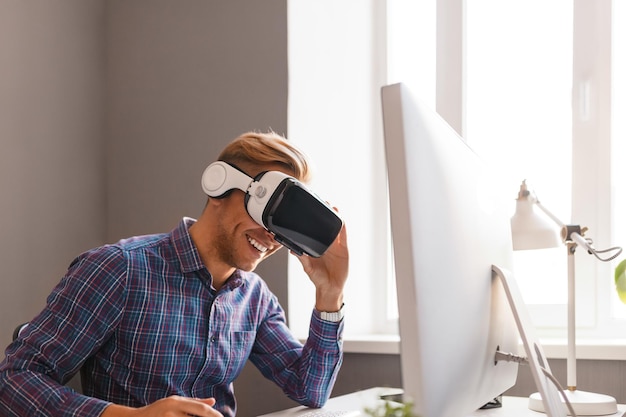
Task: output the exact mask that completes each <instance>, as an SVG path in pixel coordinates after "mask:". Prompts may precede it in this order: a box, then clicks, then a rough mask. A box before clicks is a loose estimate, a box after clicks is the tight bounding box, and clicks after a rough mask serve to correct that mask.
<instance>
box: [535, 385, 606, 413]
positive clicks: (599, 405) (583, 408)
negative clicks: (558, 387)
mask: <svg viewBox="0 0 626 417" xmlns="http://www.w3.org/2000/svg"><path fill="white" fill-rule="evenodd" d="M564 394H565V395H566V396H567V399H568V400H569V402H570V403H571V404H572V408H573V409H574V411H575V412H576V415H577V416H605V415H611V414H615V413H617V401H616V400H615V398H613V397H611V396H609V395H604V394H596V393H593V392H586V391H580V390H565V391H564ZM528 408H530V409H531V410H533V411H538V412H540V413H543V412H545V411H544V408H543V402H542V401H541V395H540V394H539V393H538V392H536V393H534V394H532V395H531V396H530V398H529V401H528ZM568 414H569V412H568Z"/></svg>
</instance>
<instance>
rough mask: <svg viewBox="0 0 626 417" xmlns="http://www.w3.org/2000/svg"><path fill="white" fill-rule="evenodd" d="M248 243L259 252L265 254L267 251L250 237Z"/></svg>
mask: <svg viewBox="0 0 626 417" xmlns="http://www.w3.org/2000/svg"><path fill="white" fill-rule="evenodd" d="M248 242H250V244H251V245H252V246H254V247H255V248H256V249H257V250H258V251H260V252H266V251H267V248H266V247H265V246H263V245H261V244H260V243H259V242H257V241H256V240H254V239H253V238H251V237H250V236H248Z"/></svg>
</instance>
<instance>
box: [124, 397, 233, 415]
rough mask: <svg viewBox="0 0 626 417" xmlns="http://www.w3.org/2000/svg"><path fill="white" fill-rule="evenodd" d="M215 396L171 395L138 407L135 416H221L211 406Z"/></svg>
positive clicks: (213, 403)
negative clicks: (189, 396) (190, 396)
mask: <svg viewBox="0 0 626 417" xmlns="http://www.w3.org/2000/svg"><path fill="white" fill-rule="evenodd" d="M214 405H215V398H186V397H181V396H178V395H172V396H170V397H167V398H163V399H161V400H158V401H155V402H154V403H152V404H150V405H147V406H145V407H143V408H141V409H140V413H139V414H136V415H137V416H142V417H143V416H144V415H145V416H151V417H154V416H181V417H186V416H197V417H223V415H222V413H220V412H219V411H217V410H216V409H215V408H213V406H214Z"/></svg>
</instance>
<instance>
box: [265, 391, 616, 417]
mask: <svg viewBox="0 0 626 417" xmlns="http://www.w3.org/2000/svg"><path fill="white" fill-rule="evenodd" d="M396 391H397V390H395V389H392V388H370V389H367V390H363V391H357V392H354V393H351V394H347V395H341V396H338V397H334V398H331V399H330V400H329V401H328V403H327V404H326V406H325V407H324V408H322V409H320V411H328V412H329V413H328V414H329V415H331V413H330V412H332V411H335V412H337V411H353V410H358V411H361V415H362V416H367V414H365V413H364V412H363V410H364V409H365V408H373V407H376V405H378V404H380V403H381V400H380V396H381V395H388V394H390V393H394V392H396ZM617 408H618V412H617V413H616V414H613V415H611V416H607V417H622V416H624V414H625V413H626V406H625V405H621V404H620V405H618V407H617ZM311 411H312V409H310V408H307V407H294V408H290V409H288V410H284V411H278V412H276V413H271V414H265V415H263V416H260V417H297V416H304V415H306V414H307V413H310V412H311ZM541 416H543V417H545V414H543V413H538V412H536V411H532V410H530V409H529V408H528V398H526V397H506V396H505V397H503V400H502V407H501V408H492V409H489V410H477V411H474V412H473V413H471V414H469V415H468V416H467V417H541Z"/></svg>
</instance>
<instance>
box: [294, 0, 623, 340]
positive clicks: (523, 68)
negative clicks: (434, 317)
mask: <svg viewBox="0 0 626 417" xmlns="http://www.w3.org/2000/svg"><path fill="white" fill-rule="evenodd" d="M305 3H308V4H305ZM337 3H339V4H337ZM611 19H613V21H620V22H623V21H626V6H625V5H624V4H623V2H619V1H613V2H612V3H611V2H584V1H571V0H555V1H551V2H545V1H542V0H529V1H526V2H508V1H501V0H472V1H463V0H457V1H453V0H446V1H439V2H438V0H423V1H419V2H415V1H410V0H387V1H384V0H370V1H360V0H352V1H345V2H333V1H332V0H325V1H317V2H295V1H291V2H289V39H290V41H289V45H290V50H289V56H290V64H289V65H290V88H289V91H290V98H289V101H290V103H289V109H290V110H289V111H290V114H289V136H290V137H291V138H292V140H295V141H297V142H299V143H300V144H301V145H303V147H304V148H305V150H307V151H308V152H309V153H310V154H311V155H312V157H313V159H314V160H315V161H317V163H318V164H323V166H324V167H326V166H330V167H333V169H332V170H328V171H324V170H323V169H321V168H322V166H319V167H318V172H317V176H316V178H317V180H316V182H315V183H314V184H313V187H314V189H316V190H318V189H319V190H320V194H322V195H323V196H324V197H325V198H327V199H328V200H329V201H331V202H332V203H333V204H335V205H337V206H338V207H340V209H341V212H342V214H343V215H344V216H345V218H346V219H347V220H348V225H349V229H348V231H349V239H350V245H351V277H350V281H349V284H348V287H347V288H346V293H347V294H346V296H347V298H348V299H349V300H350V303H349V304H347V307H348V309H349V311H350V315H349V316H348V317H350V316H353V317H359V319H358V320H352V321H348V322H347V323H346V335H347V336H348V335H349V334H363V333H383V334H389V333H393V332H395V331H396V327H395V324H394V319H395V316H394V309H395V305H394V290H393V285H392V283H393V281H390V279H391V277H392V274H391V273H390V272H389V271H390V268H391V262H390V257H389V253H390V252H389V245H390V239H389V234H388V223H387V222H386V221H384V220H382V219H384V218H386V217H385V216H387V215H388V214H387V207H386V198H387V197H386V194H385V192H384V188H385V184H384V150H383V146H382V126H381V115H380V86H382V85H384V84H388V83H392V82H397V81H402V82H405V83H407V84H410V85H411V86H412V88H413V89H414V90H416V91H418V93H419V94H421V95H422V96H423V98H425V100H426V101H427V102H430V103H432V105H433V106H435V107H436V108H437V110H438V111H439V112H440V114H442V116H444V117H445V118H446V119H448V121H449V122H450V124H451V125H452V126H453V127H455V128H456V129H457V131H459V132H461V133H462V134H463V136H464V137H465V138H466V140H467V141H468V142H469V143H470V145H471V146H472V147H473V148H475V149H476V150H477V152H479V153H481V154H482V155H483V156H484V157H485V158H486V159H487V160H489V161H491V162H492V163H493V164H495V165H496V166H497V167H500V172H501V173H502V180H503V181H505V182H506V189H509V190H510V199H511V213H513V210H514V199H515V197H516V194H517V191H518V188H519V185H520V184H521V181H522V180H524V179H526V180H528V182H529V183H530V185H531V187H532V188H533V189H534V190H535V191H536V193H537V194H538V196H539V197H540V198H541V201H542V202H543V204H544V205H545V206H546V207H547V208H548V209H550V211H552V212H553V213H554V214H556V215H557V217H559V218H560V219H561V220H563V221H564V222H566V223H569V222H570V221H571V222H574V223H577V224H581V225H582V226H587V227H588V228H589V231H588V232H587V236H588V237H590V238H592V239H593V240H594V245H595V246H596V247H597V248H598V249H603V248H607V247H610V246H614V245H617V244H621V245H626V219H624V218H623V216H622V217H620V216H618V215H617V214H618V213H626V186H625V185H626V184H624V181H626V164H625V163H624V162H623V160H622V159H623V155H625V154H626V153H625V152H626V139H625V138H626V123H625V122H624V121H623V117H621V115H623V114H624V112H626V76H625V75H624V74H626V58H625V56H626V45H624V43H625V42H626V33H625V29H623V25H621V24H614V25H611ZM611 28H612V29H611ZM611 30H613V33H611ZM437 39H438V40H439V41H437ZM437 42H439V43H437ZM609 46H610V47H611V48H609ZM611 115H612V117H611ZM338 167H341V168H342V169H338ZM320 174H321V175H320ZM326 174H330V175H326ZM381 179H382V180H381ZM507 197H509V196H507ZM515 256H516V258H515V263H516V271H515V272H516V276H517V280H518V282H519V283H520V286H521V289H522V292H523V293H524V298H525V300H526V301H527V303H528V304H529V308H530V310H531V315H532V318H533V322H534V323H535V325H536V326H537V327H538V330H539V334H540V336H542V337H563V336H564V335H565V324H566V314H565V310H566V303H567V291H566V285H567V283H566V278H567V260H566V258H567V255H566V249H565V248H564V247H563V248H557V249H554V250H541V251H528V252H527V253H525V252H517V253H516V255H515ZM623 258H624V256H623V255H622V256H621V257H620V258H618V259H617V260H616V261H614V262H613V263H603V262H599V261H598V260H597V259H595V258H594V257H592V256H589V255H587V254H586V253H584V251H582V250H578V251H577V254H576V279H577V324H578V327H579V332H578V334H579V337H582V338H586V337H600V338H602V337H604V338H607V337H611V338H615V337H620V338H626V326H624V322H623V320H625V319H626V306H624V305H623V304H621V302H620V301H619V299H618V298H617V297H616V296H615V291H614V289H613V270H614V267H615V265H616V264H617V262H618V261H619V260H621V259H623ZM298 268H299V264H296V263H294V264H292V265H291V266H290V321H291V323H290V324H291V326H292V328H295V329H306V328H307V325H308V320H309V314H310V306H311V305H312V303H313V294H312V286H311V287H310V288H309V289H304V290H303V289H302V288H301V287H302V285H305V286H306V284H303V281H306V280H307V279H306V277H304V276H302V275H300V276H298V274H297V273H296V272H297V270H298ZM309 285H310V284H309ZM302 294H307V295H308V296H310V297H311V298H310V299H309V301H306V302H303V299H302V297H303V295H302ZM608 300H611V302H608ZM353 302H354V304H356V305H351V304H352V303H353ZM299 305H303V306H305V308H301V309H300V310H302V311H303V312H302V313H301V314H300V318H297V314H294V311H295V310H298V306H299ZM366 324H372V326H367V325H366ZM349 326H354V327H349Z"/></svg>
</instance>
